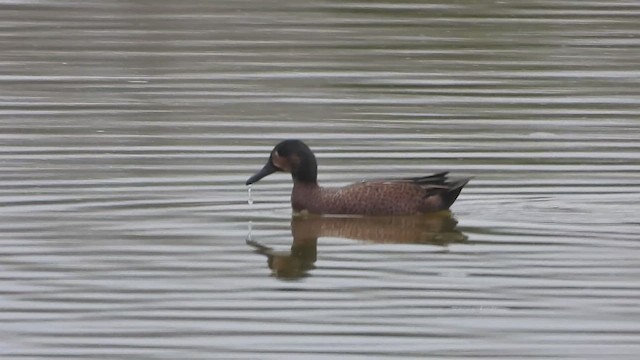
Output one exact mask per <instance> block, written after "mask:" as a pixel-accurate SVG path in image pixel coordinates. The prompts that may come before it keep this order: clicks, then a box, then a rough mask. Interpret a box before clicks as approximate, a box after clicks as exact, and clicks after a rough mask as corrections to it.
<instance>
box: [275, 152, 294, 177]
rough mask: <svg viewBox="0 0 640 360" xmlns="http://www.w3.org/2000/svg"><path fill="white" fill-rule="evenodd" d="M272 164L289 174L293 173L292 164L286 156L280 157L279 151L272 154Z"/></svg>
mask: <svg viewBox="0 0 640 360" xmlns="http://www.w3.org/2000/svg"><path fill="white" fill-rule="evenodd" d="M271 162H272V163H273V165H274V166H275V167H277V168H278V169H280V170H282V171H285V172H289V173H290V172H291V164H289V160H288V159H287V158H286V157H284V156H280V154H278V151H277V150H275V151H274V152H273V154H271Z"/></svg>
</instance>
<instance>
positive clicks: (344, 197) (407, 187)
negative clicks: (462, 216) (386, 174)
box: [247, 140, 469, 215]
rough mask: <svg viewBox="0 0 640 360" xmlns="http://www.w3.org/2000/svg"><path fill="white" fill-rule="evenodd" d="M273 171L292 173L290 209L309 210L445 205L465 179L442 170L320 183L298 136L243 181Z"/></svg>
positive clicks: (405, 211)
mask: <svg viewBox="0 0 640 360" xmlns="http://www.w3.org/2000/svg"><path fill="white" fill-rule="evenodd" d="M276 171H284V172H288V173H291V176H292V178H293V191H292V192H291V206H292V207H293V210H294V211H296V212H309V213H313V214H353V215H414V214H419V213H428V212H434V211H440V210H446V209H449V207H450V206H451V204H453V202H454V201H456V198H458V195H459V194H460V191H462V188H463V187H464V186H465V185H466V184H467V182H468V181H469V179H459V180H455V181H451V180H449V179H448V178H447V173H446V172H442V173H438V174H434V175H430V176H424V177H415V178H406V179H388V180H371V181H363V182H360V183H356V184H352V185H349V186H345V187H342V188H322V187H320V186H318V181H317V177H318V176H317V175H318V165H317V163H316V157H315V156H314V155H313V152H311V149H309V147H308V146H307V145H305V144H304V143H303V142H302V141H300V140H285V141H282V142H280V143H279V144H278V145H276V147H275V148H274V149H273V150H272V151H271V155H270V156H269V160H268V161H267V163H266V164H265V166H264V167H263V168H262V170H260V171H259V172H258V173H256V174H255V175H253V176H252V177H250V178H249V180H247V185H250V184H253V183H255V182H257V181H258V180H260V179H262V178H263V177H265V176H267V175H269V174H272V173H274V172H276Z"/></svg>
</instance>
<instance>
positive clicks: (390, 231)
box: [247, 211, 467, 279]
mask: <svg viewBox="0 0 640 360" xmlns="http://www.w3.org/2000/svg"><path fill="white" fill-rule="evenodd" d="M457 223H458V222H457V221H456V220H455V219H454V218H453V216H452V215H451V212H449V211H442V212H437V213H432V214H427V215H419V216H394V217H324V216H315V215H309V216H294V217H292V218H291V234H292V235H293V244H292V245H291V251H289V252H286V251H274V250H273V249H272V248H270V247H267V246H264V245H262V244H260V243H258V242H256V241H252V240H247V244H249V245H250V246H252V247H254V248H255V250H256V252H258V253H260V254H263V255H265V256H267V264H268V266H269V268H270V269H271V270H272V271H273V274H274V275H275V276H276V277H278V278H281V279H298V278H301V277H304V276H305V275H306V274H307V272H308V271H309V270H310V269H313V268H314V264H315V262H316V258H317V243H318V238H319V237H340V238H347V239H354V240H364V241H370V242H375V243H397V244H431V245H438V246H446V245H448V244H451V243H458V242H463V241H465V240H466V239H467V237H466V236H465V235H464V234H463V233H462V232H461V231H460V230H458V229H457V228H456V225H457Z"/></svg>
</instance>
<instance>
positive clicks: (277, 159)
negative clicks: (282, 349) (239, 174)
mask: <svg viewBox="0 0 640 360" xmlns="http://www.w3.org/2000/svg"><path fill="white" fill-rule="evenodd" d="M278 171H281V172H286V173H290V174H291V177H292V178H293V181H294V182H304V183H313V184H315V183H316V182H317V178H318V163H317V162H316V157H315V155H313V152H311V149H309V147H308V146H307V145H306V144H305V143H303V142H302V141H300V140H284V141H282V142H280V143H279V144H278V145H276V146H275V147H274V148H273V150H271V155H270V156H269V160H267V163H266V164H265V165H264V167H263V168H262V170H260V171H258V172H257V173H256V174H255V175H253V176H252V177H250V178H249V179H248V180H247V183H246V184H247V185H251V184H253V183H255V182H258V181H259V180H260V179H262V178H263V177H265V176H267V175H270V174H273V173H274V172H278Z"/></svg>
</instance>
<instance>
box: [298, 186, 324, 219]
mask: <svg viewBox="0 0 640 360" xmlns="http://www.w3.org/2000/svg"><path fill="white" fill-rule="evenodd" d="M321 200H322V194H321V189H320V186H318V183H317V182H315V181H314V182H306V181H300V180H296V179H294V180H293V190H292V191H291V207H292V208H293V210H294V211H296V212H301V211H304V210H307V211H309V212H311V213H317V212H318V209H317V207H318V206H319V204H320V203H321V202H322V201H321Z"/></svg>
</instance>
